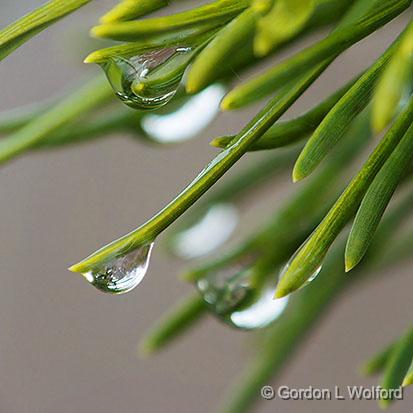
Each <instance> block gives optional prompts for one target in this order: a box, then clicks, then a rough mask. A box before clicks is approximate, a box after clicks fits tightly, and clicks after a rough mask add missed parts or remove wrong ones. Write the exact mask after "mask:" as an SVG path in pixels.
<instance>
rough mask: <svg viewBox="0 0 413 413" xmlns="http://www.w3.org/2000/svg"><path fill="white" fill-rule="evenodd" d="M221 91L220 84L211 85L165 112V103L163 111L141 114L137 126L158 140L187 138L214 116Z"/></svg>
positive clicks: (221, 96) (166, 140)
mask: <svg viewBox="0 0 413 413" xmlns="http://www.w3.org/2000/svg"><path fill="white" fill-rule="evenodd" d="M225 92H226V89H225V87H224V86H222V85H220V84H215V85H211V86H209V87H207V88H206V89H204V90H203V91H201V92H199V93H197V94H196V95H193V96H190V97H187V98H184V99H182V102H183V103H182V104H181V105H180V106H178V108H173V110H172V111H168V109H169V106H168V107H167V108H165V109H166V110H164V109H162V110H161V111H158V112H156V113H150V114H148V115H145V116H144V117H143V119H142V122H141V127H142V129H143V130H144V131H145V132H146V133H147V134H148V136H149V137H150V138H151V139H153V140H155V141H156V142H159V143H176V142H183V141H186V140H189V139H191V138H193V137H195V136H197V135H198V134H199V133H200V132H201V131H202V130H203V129H205V128H206V127H207V126H208V125H209V124H210V123H211V122H212V121H213V119H214V118H215V117H216V116H217V114H218V113H219V103H220V101H221V99H222V98H223V96H224V95H225Z"/></svg>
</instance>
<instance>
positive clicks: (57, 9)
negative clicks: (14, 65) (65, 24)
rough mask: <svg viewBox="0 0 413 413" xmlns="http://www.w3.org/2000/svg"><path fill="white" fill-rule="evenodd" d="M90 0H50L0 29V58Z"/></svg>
mask: <svg viewBox="0 0 413 413" xmlns="http://www.w3.org/2000/svg"><path fill="white" fill-rule="evenodd" d="M91 1H92V0H51V1H49V2H48V3H45V4H44V5H43V6H41V7H39V8H38V9H36V10H34V11H33V12H31V13H29V14H27V15H26V16H24V17H22V18H21V19H19V20H17V21H16V22H14V23H12V24H10V25H9V26H7V27H6V28H4V29H3V30H1V31H0V60H2V59H4V58H5V57H6V56H8V55H9V54H10V53H12V52H13V51H14V50H16V49H17V48H18V47H20V46H21V45H22V44H23V43H25V42H26V41H28V40H29V39H31V38H32V37H33V36H35V35H36V34H38V33H40V32H41V31H43V30H44V29H46V28H47V27H49V26H50V25H52V24H53V23H55V22H56V21H57V20H59V19H61V18H62V17H64V16H66V15H67V14H69V13H72V12H73V11H75V10H77V9H78V8H80V7H82V6H84V5H86V4H87V3H90V2H91Z"/></svg>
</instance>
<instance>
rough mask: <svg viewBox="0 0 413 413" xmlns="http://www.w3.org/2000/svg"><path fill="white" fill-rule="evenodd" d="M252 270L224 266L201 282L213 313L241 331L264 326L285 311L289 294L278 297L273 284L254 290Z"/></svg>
mask: <svg viewBox="0 0 413 413" xmlns="http://www.w3.org/2000/svg"><path fill="white" fill-rule="evenodd" d="M251 275H252V270H251V269H250V268H245V267H244V268H241V269H240V268H237V267H236V266H233V267H231V266H230V267H229V268H223V269H222V270H219V271H217V272H216V273H213V274H211V275H209V276H207V277H205V278H202V279H200V280H199V281H198V282H197V288H198V291H199V292H200V293H201V295H202V297H203V299H204V301H205V302H206V304H207V305H208V307H209V309H210V310H211V312H212V313H213V314H214V315H216V316H217V317H218V318H219V319H220V320H222V321H224V322H225V323H227V324H228V325H230V326H231V327H234V328H237V329H241V330H254V329H259V328H264V327H266V326H268V325H269V324H270V323H272V322H273V321H274V320H276V319H277V318H278V317H279V316H280V315H281V314H282V313H283V311H284V310H285V308H286V306H287V304H288V301H289V297H283V298H280V299H274V292H275V286H274V284H273V283H271V284H269V285H268V286H267V287H265V288H262V290H261V291H259V292H257V291H254V290H253V288H252V287H251V282H250V280H251Z"/></svg>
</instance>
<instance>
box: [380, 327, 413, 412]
mask: <svg viewBox="0 0 413 413" xmlns="http://www.w3.org/2000/svg"><path fill="white" fill-rule="evenodd" d="M412 360H413V329H412V330H409V331H408V332H407V333H406V334H405V335H404V336H403V337H402V338H401V339H400V341H399V342H398V344H397V345H396V347H395V348H394V350H393V351H392V354H391V356H390V358H389V361H388V363H387V364H386V369H385V372H384V377H383V381H382V388H383V389H385V390H393V389H398V388H399V387H400V386H401V385H402V383H403V380H404V378H405V377H406V374H407V372H408V370H409V367H410V365H411V364H412ZM391 401H392V400H391V398H389V399H381V400H380V401H379V404H380V405H381V406H382V407H387V406H388V405H389V404H390V403H391Z"/></svg>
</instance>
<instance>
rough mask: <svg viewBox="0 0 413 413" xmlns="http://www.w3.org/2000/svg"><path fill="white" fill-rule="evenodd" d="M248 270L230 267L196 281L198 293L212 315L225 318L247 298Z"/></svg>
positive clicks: (236, 266) (248, 286)
mask: <svg viewBox="0 0 413 413" xmlns="http://www.w3.org/2000/svg"><path fill="white" fill-rule="evenodd" d="M248 276H249V270H248V269H245V268H243V267H241V266H238V265H232V266H229V267H225V268H222V269H220V270H217V271H214V273H212V274H210V275H208V276H207V277H205V278H202V279H200V280H198V282H197V284H196V286H197V288H198V291H199V292H200V294H201V295H202V297H203V298H204V300H205V302H206V303H207V304H208V305H209V307H210V309H211V310H212V312H213V313H215V314H217V315H218V316H220V317H225V316H227V315H228V314H229V313H231V312H232V311H234V310H235V309H236V308H238V306H239V305H240V304H241V303H242V302H243V301H244V300H245V299H246V298H247V296H248V293H249V292H250V285H249V282H248Z"/></svg>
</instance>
